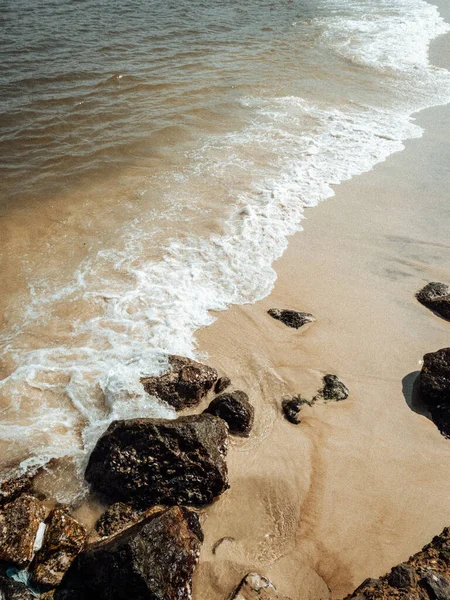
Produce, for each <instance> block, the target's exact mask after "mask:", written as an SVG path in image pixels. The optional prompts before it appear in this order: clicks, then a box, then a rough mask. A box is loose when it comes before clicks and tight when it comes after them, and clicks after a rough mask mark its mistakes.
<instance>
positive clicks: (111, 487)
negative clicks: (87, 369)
mask: <svg viewBox="0 0 450 600" xmlns="http://www.w3.org/2000/svg"><path fill="white" fill-rule="evenodd" d="M227 442H228V426H227V424H226V423H225V421H223V420H222V419H220V418H218V417H215V416H213V415H209V414H202V415H192V416H187V417H180V418H178V419H173V420H170V419H132V420H129V421H115V422H114V423H112V424H111V425H110V426H109V428H108V429H107V431H106V432H105V433H104V434H103V435H102V437H101V438H100V439H99V440H98V442H97V445H96V446H95V448H94V450H93V452H92V454H91V456H90V459H89V463H88V466H87V469H86V474H85V476H86V479H87V481H88V482H89V483H90V484H91V486H92V489H93V490H94V491H95V492H98V493H101V494H105V495H106V496H107V497H108V498H109V499H110V500H112V501H118V502H135V503H137V504H139V505H140V506H143V507H145V506H146V507H149V506H153V505H155V504H165V505H169V506H170V505H174V504H186V505H193V506H203V505H205V504H209V503H210V502H212V501H213V500H214V498H215V497H216V496H219V495H220V494H222V493H223V492H224V491H225V490H226V489H228V487H229V485H228V472H227V465H226V462H225V456H226V452H227Z"/></svg>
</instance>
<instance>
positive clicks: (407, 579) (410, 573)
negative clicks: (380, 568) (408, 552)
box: [387, 563, 417, 588]
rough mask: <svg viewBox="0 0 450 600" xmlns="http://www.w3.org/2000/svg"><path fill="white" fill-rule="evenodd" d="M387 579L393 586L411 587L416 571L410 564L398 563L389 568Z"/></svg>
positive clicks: (414, 580) (415, 578) (414, 582)
mask: <svg viewBox="0 0 450 600" xmlns="http://www.w3.org/2000/svg"><path fill="white" fill-rule="evenodd" d="M387 581H388V583H389V585H391V586H392V587H394V588H411V587H414V586H415V585H416V581H417V577H416V572H415V570H414V569H413V568H412V567H411V566H409V565H407V564H405V563H400V564H399V565H397V566H396V567H394V568H393V569H392V570H391V572H390V573H389V575H388V576H387Z"/></svg>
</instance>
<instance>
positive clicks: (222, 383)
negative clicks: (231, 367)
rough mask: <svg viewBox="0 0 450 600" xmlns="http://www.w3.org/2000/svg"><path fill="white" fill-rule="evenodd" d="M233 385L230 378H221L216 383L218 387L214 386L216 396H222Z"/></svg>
mask: <svg viewBox="0 0 450 600" xmlns="http://www.w3.org/2000/svg"><path fill="white" fill-rule="evenodd" d="M230 385H231V379H229V377H219V379H218V380H217V381H216V385H215V386H214V391H215V393H216V394H221V393H222V392H224V391H225V390H226V389H227V388H228V387H230Z"/></svg>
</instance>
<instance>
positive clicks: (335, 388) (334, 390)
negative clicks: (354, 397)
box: [320, 375, 349, 402]
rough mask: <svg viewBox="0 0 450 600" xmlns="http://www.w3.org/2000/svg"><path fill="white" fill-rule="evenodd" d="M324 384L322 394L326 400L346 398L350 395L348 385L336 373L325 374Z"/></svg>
mask: <svg viewBox="0 0 450 600" xmlns="http://www.w3.org/2000/svg"><path fill="white" fill-rule="evenodd" d="M323 382H324V386H323V388H322V390H321V391H320V395H321V396H322V397H323V398H324V399H325V400H335V401H336V402H338V401H339V400H346V398H348V395H349V391H348V388H347V386H346V385H345V384H344V383H343V382H342V381H341V380H340V379H339V378H338V377H337V376H336V375H325V377H324V378H323Z"/></svg>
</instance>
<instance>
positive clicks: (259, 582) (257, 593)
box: [232, 573, 289, 600]
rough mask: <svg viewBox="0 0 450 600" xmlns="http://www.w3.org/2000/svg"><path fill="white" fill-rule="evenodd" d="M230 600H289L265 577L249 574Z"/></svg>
mask: <svg viewBox="0 0 450 600" xmlns="http://www.w3.org/2000/svg"><path fill="white" fill-rule="evenodd" d="M232 600H289V598H288V597H287V596H284V595H283V594H280V592H278V591H277V589H276V587H275V586H274V585H273V583H271V582H270V581H269V580H268V579H267V578H266V577H263V576H262V575H259V574H258V573H249V574H248V575H246V576H245V577H244V579H243V580H242V581H241V583H240V584H239V587H238V589H237V590H236V592H235V594H234V596H233V597H232Z"/></svg>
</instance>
